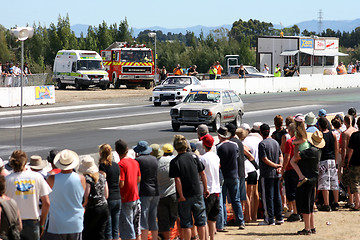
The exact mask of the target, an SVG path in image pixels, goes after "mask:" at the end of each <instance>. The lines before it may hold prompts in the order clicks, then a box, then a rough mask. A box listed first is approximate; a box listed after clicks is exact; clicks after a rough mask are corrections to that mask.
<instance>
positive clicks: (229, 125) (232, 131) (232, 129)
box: [226, 123, 236, 136]
mask: <svg viewBox="0 0 360 240" xmlns="http://www.w3.org/2000/svg"><path fill="white" fill-rule="evenodd" d="M226 127H227V129H228V131H229V133H231V136H234V135H235V132H236V126H235V125H234V124H232V123H229V124H227V125H226Z"/></svg>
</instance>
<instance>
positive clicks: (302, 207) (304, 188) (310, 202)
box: [296, 182, 315, 214]
mask: <svg viewBox="0 0 360 240" xmlns="http://www.w3.org/2000/svg"><path fill="white" fill-rule="evenodd" d="M314 202H315V186H313V185H311V184H310V183H309V182H305V183H304V184H303V185H301V186H300V187H298V188H297V189H296V209H297V211H298V213H299V214H300V213H304V214H310V213H313V212H314Z"/></svg>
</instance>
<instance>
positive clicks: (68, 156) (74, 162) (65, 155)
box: [54, 149, 79, 170]
mask: <svg viewBox="0 0 360 240" xmlns="http://www.w3.org/2000/svg"><path fill="white" fill-rule="evenodd" d="M54 165H55V167H57V168H59V169H61V170H70V169H74V168H76V167H77V166H78V165H79V156H78V155H77V153H76V152H74V151H71V150H68V149H65V150H62V151H61V152H59V153H58V154H56V156H55V158H54Z"/></svg>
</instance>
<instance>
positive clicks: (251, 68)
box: [245, 67, 259, 73]
mask: <svg viewBox="0 0 360 240" xmlns="http://www.w3.org/2000/svg"><path fill="white" fill-rule="evenodd" d="M245 69H246V71H247V72H248V73H259V71H258V70H257V69H256V68H254V67H245Z"/></svg>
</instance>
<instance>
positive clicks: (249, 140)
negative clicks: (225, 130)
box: [242, 133, 262, 165]
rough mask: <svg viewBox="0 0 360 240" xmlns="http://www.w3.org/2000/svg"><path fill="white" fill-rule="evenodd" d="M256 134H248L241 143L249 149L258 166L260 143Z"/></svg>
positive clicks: (259, 138)
mask: <svg viewBox="0 0 360 240" xmlns="http://www.w3.org/2000/svg"><path fill="white" fill-rule="evenodd" d="M259 136H260V135H259V134H258V133H250V134H249V135H248V136H247V137H246V138H245V139H244V141H243V142H242V143H243V144H244V145H246V146H247V147H248V148H249V149H250V152H251V154H252V155H253V156H254V158H255V161H256V163H257V164H258V165H259V156H258V152H259V143H260V142H261V141H262V140H261V136H260V137H259Z"/></svg>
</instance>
